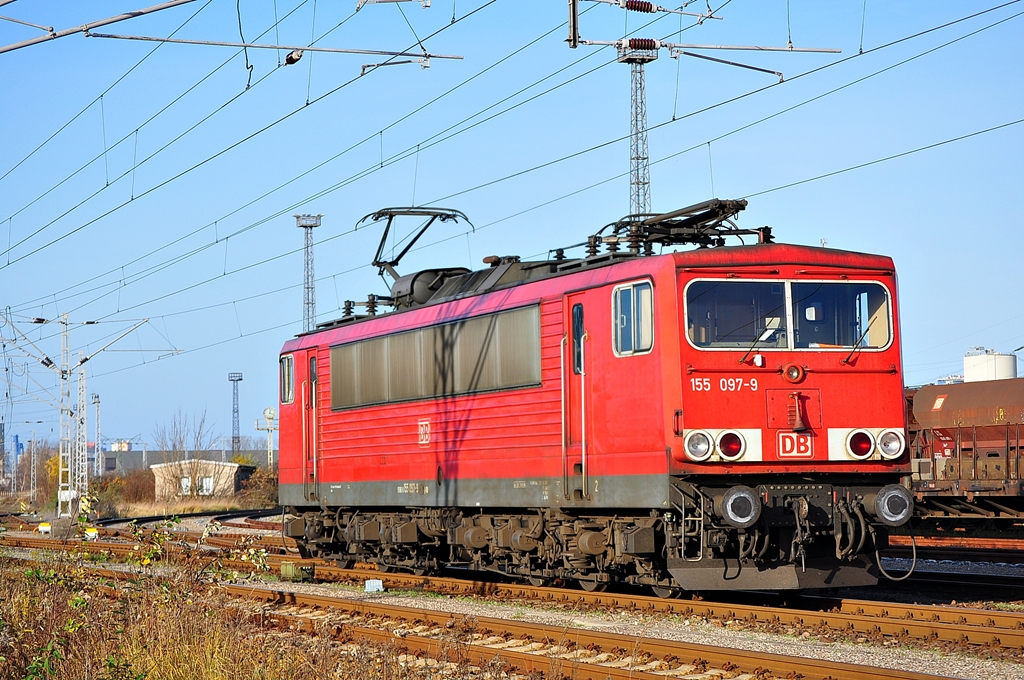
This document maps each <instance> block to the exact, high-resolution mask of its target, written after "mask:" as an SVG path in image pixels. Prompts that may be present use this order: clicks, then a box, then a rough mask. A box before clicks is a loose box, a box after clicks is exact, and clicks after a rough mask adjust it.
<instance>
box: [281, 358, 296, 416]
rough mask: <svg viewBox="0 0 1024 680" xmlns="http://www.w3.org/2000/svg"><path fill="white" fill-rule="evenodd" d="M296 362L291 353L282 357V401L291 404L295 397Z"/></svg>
mask: <svg viewBox="0 0 1024 680" xmlns="http://www.w3.org/2000/svg"><path fill="white" fill-rule="evenodd" d="M294 384H295V363H294V359H293V358H292V355H291V354H286V355H284V356H283V357H281V403H282V404H290V403H292V400H293V399H294V398H295V392H294V387H293V385H294Z"/></svg>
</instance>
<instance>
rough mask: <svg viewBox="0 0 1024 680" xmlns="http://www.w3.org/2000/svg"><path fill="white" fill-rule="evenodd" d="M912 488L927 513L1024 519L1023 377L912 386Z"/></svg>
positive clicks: (919, 508)
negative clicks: (1023, 451) (1023, 458)
mask: <svg viewBox="0 0 1024 680" xmlns="http://www.w3.org/2000/svg"><path fill="white" fill-rule="evenodd" d="M907 404H908V422H909V427H910V440H911V466H912V470H913V476H912V480H913V481H912V489H913V491H914V495H915V496H916V500H917V512H918V514H920V515H922V516H924V517H931V518H939V517H948V518H965V517H966V518H972V519H985V520H988V519H1016V520H1019V519H1020V518H1022V517H1024V482H1022V479H1021V473H1022V472H1024V467H1022V463H1024V461H1022V460H1021V457H1022V456H1021V444H1022V442H1024V440H1022V435H1024V378H1013V379H1007V380H983V381H979V382H969V383H955V384H948V385H925V386H924V387H921V388H917V389H908V390H907Z"/></svg>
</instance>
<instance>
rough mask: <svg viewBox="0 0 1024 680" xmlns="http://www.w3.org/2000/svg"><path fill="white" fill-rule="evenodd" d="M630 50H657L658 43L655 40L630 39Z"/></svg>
mask: <svg viewBox="0 0 1024 680" xmlns="http://www.w3.org/2000/svg"><path fill="white" fill-rule="evenodd" d="M629 49H631V50H656V49H658V41H657V40H655V39H654V38H630V39H629Z"/></svg>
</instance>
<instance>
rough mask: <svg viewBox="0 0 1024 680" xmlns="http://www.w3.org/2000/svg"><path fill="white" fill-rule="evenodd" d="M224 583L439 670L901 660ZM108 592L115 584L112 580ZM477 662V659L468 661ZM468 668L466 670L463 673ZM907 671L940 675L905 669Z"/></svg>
mask: <svg viewBox="0 0 1024 680" xmlns="http://www.w3.org/2000/svg"><path fill="white" fill-rule="evenodd" d="M84 571H85V572H88V573H90V574H93V575H96V576H99V577H102V578H104V579H109V580H111V581H114V580H123V579H136V578H137V577H138V574H136V573H134V572H130V571H124V570H115V569H108V568H102V567H85V568H84ZM217 590H218V592H220V593H223V594H225V595H228V596H230V597H231V598H234V599H235V600H237V601H238V606H240V607H244V608H246V609H247V610H248V611H250V612H255V613H256V614H258V615H259V618H260V619H261V620H262V622H263V624H264V626H265V627H270V628H287V629H289V630H292V631H298V632H302V633H305V634H312V635H328V636H330V637H331V638H333V639H335V640H338V641H340V642H343V643H350V642H352V641H360V642H368V643H372V644H376V645H387V646H390V647H392V648H398V649H402V650H404V651H405V652H406V653H407V654H406V657H405V661H406V663H407V664H409V665H423V666H433V667H436V668H437V669H438V672H437V673H436V674H435V675H433V676H432V677H438V678H443V677H445V672H444V671H445V665H446V663H447V664H448V665H455V664H452V663H451V661H450V660H451V659H452V656H453V652H454V653H455V655H456V656H457V657H458V658H459V659H460V660H463V661H465V662H468V663H470V664H475V666H476V670H477V671H478V672H476V673H473V672H471V673H470V675H477V676H479V677H487V675H486V673H484V672H483V669H485V668H487V667H488V666H493V665H495V662H498V665H500V666H502V667H504V668H505V669H506V670H508V671H510V676H511V677H516V675H519V677H525V676H524V675H523V674H530V677H534V674H541V675H543V676H544V677H549V678H565V677H571V678H573V679H574V680H658V679H662V680H664V678H691V679H692V678H702V679H707V680H718V679H720V678H724V677H728V678H732V679H733V680H771V679H773V678H801V679H803V680H882V679H883V678H884V679H887V678H891V677H893V673H894V669H892V668H881V667H875V666H864V665H855V664H848V663H839V662H834V661H826V660H821V659H815V658H803V657H794V656H785V655H780V654H773V653H767V652H758V651H748V650H738V649H733V648H727V647H718V646H712V645H704V644H695V643H690V642H681V641H677V640H666V639H661V638H656V637H648V636H645V635H642V634H641V635H624V634H620V633H611V632H605V631H595V630H589V629H584V628H574V627H569V626H554V625H547V624H542V623H536V622H527V621H517V620H510V619H499V618H490V617H478V616H464V615H461V614H454V613H449V612H440V611H434V610H429V609H423V608H418V607H407V606H400V605H393V604H386V603H380V602H373V601H367V600H357V599H353V598H345V597H333V596H328V595H317V594H309V593H303V592H296V591H293V590H285V589H280V588H266V587H254V586H251V585H238V584H219V585H218V588H217ZM108 592H109V593H111V594H112V593H115V592H116V590H115V589H114V588H109V587H108ZM468 670H470V671H472V667H471V668H470V669H468ZM460 677H465V674H460ZM899 677H901V678H907V679H908V680H931V679H933V678H937V677H939V676H933V675H927V674H923V673H913V672H908V671H903V670H900V671H899Z"/></svg>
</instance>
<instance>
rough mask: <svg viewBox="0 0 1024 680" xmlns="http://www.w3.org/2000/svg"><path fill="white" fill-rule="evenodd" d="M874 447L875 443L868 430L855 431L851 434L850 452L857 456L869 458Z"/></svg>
mask: <svg viewBox="0 0 1024 680" xmlns="http://www.w3.org/2000/svg"><path fill="white" fill-rule="evenodd" d="M874 447H875V443H874V442H873V441H871V435H869V434H868V433H867V432H854V433H853V435H851V436H850V452H851V453H852V454H853V455H854V456H856V457H857V458H867V457H868V456H869V455H871V450H872V449H873V448H874Z"/></svg>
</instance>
